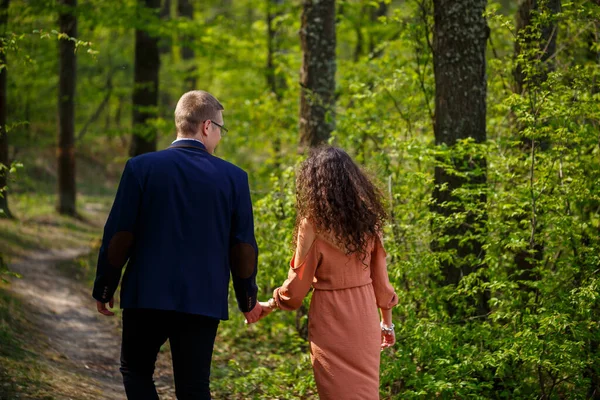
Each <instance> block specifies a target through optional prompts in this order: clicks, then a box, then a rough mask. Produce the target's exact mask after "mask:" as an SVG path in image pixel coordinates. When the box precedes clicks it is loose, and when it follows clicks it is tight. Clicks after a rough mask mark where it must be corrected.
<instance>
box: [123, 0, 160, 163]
mask: <svg viewBox="0 0 600 400" xmlns="http://www.w3.org/2000/svg"><path fill="white" fill-rule="evenodd" d="M144 4H145V6H146V7H148V8H151V9H155V10H158V8H159V7H160V0H144ZM159 68H160V58H159V53H158V38H156V37H152V36H150V34H149V33H148V32H146V31H143V30H141V29H136V30H135V67H134V88H133V137H132V140H131V146H130V148H129V155H130V156H131V157H135V156H138V155H140V154H144V153H149V152H151V151H156V129H155V128H154V127H153V126H151V125H150V124H149V123H148V120H149V119H152V118H156V117H157V113H158V72H159Z"/></svg>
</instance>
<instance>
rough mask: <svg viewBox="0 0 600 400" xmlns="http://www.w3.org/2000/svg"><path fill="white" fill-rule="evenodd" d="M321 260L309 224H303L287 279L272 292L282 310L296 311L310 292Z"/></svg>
mask: <svg viewBox="0 0 600 400" xmlns="http://www.w3.org/2000/svg"><path fill="white" fill-rule="evenodd" d="M320 260H321V256H320V253H319V250H318V245H317V242H316V235H315V233H314V229H313V228H312V225H310V223H303V224H302V226H301V227H300V229H299V232H298V245H297V246H296V251H295V252H294V256H293V257H292V260H291V261H290V270H289V272H288V278H287V279H286V280H285V282H284V283H283V285H281V287H278V288H277V289H275V290H274V291H273V298H274V299H275V301H276V302H277V305H278V307H279V308H281V309H282V310H286V311H292V310H297V309H298V308H300V306H301V305H302V301H303V300H304V297H306V294H307V293H308V291H309V290H310V287H311V285H312V283H313V280H314V277H315V272H316V270H317V267H318V265H319V262H320Z"/></svg>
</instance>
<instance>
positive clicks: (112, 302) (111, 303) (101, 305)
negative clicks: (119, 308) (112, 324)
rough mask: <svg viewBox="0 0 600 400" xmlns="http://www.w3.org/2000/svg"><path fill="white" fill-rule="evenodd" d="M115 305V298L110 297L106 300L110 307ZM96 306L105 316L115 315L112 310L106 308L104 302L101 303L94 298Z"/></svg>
mask: <svg viewBox="0 0 600 400" xmlns="http://www.w3.org/2000/svg"><path fill="white" fill-rule="evenodd" d="M114 305H115V298H114V297H113V298H111V299H110V301H109V302H108V306H109V307H110V308H113V306H114ZM96 308H97V309H98V312H99V313H100V314H102V315H106V316H107V317H112V316H113V315H115V313H114V312H112V311H110V310H109V309H108V308H106V303H102V302H100V301H98V300H96Z"/></svg>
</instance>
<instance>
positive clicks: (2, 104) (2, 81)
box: [0, 0, 12, 264]
mask: <svg viewBox="0 0 600 400" xmlns="http://www.w3.org/2000/svg"><path fill="white" fill-rule="evenodd" d="M7 23H8V0H1V1H0V29H1V30H2V36H3V37H6V30H7ZM0 64H2V65H3V66H4V67H3V68H2V70H0V218H1V217H8V218H11V217H12V214H11V213H10V209H9V208H8V192H7V190H6V187H7V185H8V171H9V169H10V160H9V157H8V133H7V130H6V109H7V104H6V101H7V97H6V84H7V82H6V78H7V76H6V74H7V71H6V49H4V51H2V52H0ZM0 264H1V263H0Z"/></svg>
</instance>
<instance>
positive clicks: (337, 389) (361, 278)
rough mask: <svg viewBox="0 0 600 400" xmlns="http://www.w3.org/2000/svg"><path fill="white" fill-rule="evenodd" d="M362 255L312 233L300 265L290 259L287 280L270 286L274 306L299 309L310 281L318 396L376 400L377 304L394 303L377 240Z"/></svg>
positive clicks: (310, 324) (310, 319)
mask: <svg viewBox="0 0 600 400" xmlns="http://www.w3.org/2000/svg"><path fill="white" fill-rule="evenodd" d="M369 247H370V248H369V252H368V256H367V258H366V259H365V260H364V263H363V261H361V259H360V256H359V255H357V254H352V255H350V256H347V255H346V254H344V252H342V251H341V250H340V249H338V248H337V247H335V246H334V245H333V244H331V243H330V242H328V241H327V240H325V239H324V238H322V237H319V236H316V239H315V240H314V241H313V242H312V245H311V246H310V249H309V250H308V253H307V254H306V256H305V257H304V259H303V260H302V261H301V263H300V264H299V265H294V257H293V258H292V261H291V263H290V270H289V273H288V279H287V280H286V281H285V283H284V284H283V285H282V286H281V287H279V288H277V289H275V291H274V293H273V297H274V298H275V301H276V302H277V303H278V305H279V307H280V308H282V309H284V310H294V309H297V308H298V307H300V305H301V304H302V300H303V299H304V297H305V296H306V294H307V293H308V291H309V289H310V287H311V285H312V287H313V288H314V293H313V296H312V300H311V303H310V311H309V314H308V337H309V341H310V354H311V361H312V365H313V371H314V374H315V381H316V383H317V390H318V392H319V397H320V399H321V400H328V399H332V400H333V399H335V400H354V399H355V400H375V399H379V357H380V348H381V328H380V326H379V312H378V307H379V308H383V309H390V308H392V307H393V306H395V305H396V304H397V303H398V297H397V295H396V293H395V292H394V289H393V288H392V286H391V284H390V282H389V279H388V273H387V268H386V261H385V256H386V253H385V250H384V249H383V246H382V244H381V241H380V239H379V238H376V239H374V240H372V241H371V245H370V246H369Z"/></svg>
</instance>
